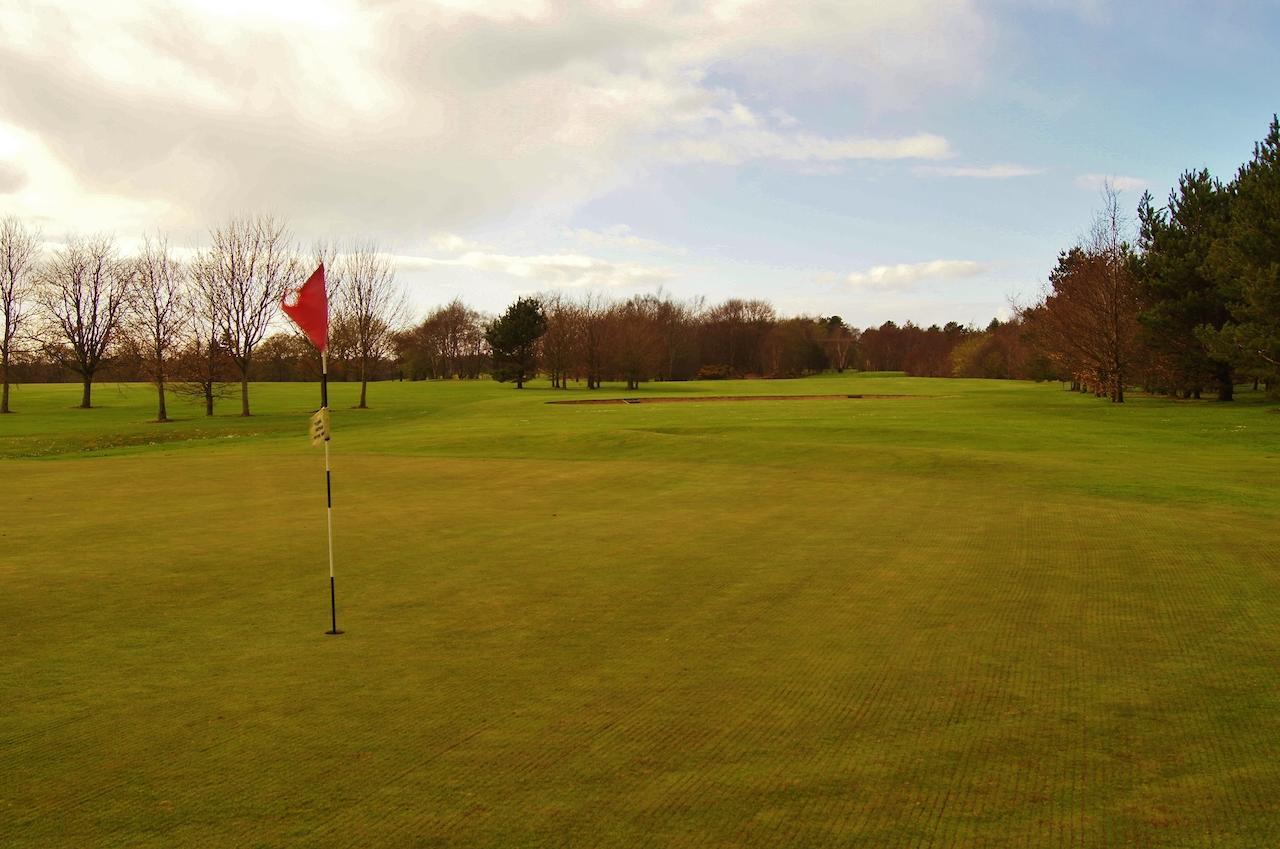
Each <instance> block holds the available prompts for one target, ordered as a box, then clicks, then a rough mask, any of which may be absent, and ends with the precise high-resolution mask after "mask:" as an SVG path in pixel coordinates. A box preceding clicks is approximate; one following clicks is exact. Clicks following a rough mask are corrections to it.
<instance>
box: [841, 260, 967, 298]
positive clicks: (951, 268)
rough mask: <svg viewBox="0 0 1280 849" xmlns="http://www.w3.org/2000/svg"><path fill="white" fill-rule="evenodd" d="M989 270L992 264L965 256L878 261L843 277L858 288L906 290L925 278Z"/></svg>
mask: <svg viewBox="0 0 1280 849" xmlns="http://www.w3.org/2000/svg"><path fill="white" fill-rule="evenodd" d="M989 270H990V266H988V265H985V264H983V263H980V262H973V261H971V260H966V259H935V260H932V261H931V262H917V263H900V264H898V265H877V266H873V267H872V268H870V269H868V270H866V271H856V272H854V273H852V274H850V275H848V276H847V277H845V278H844V281H845V283H847V284H849V285H850V286H852V287H853V288H855V289H869V290H875V291H905V290H908V289H912V288H915V287H916V286H917V285H918V284H920V283H923V282H924V281H926V280H955V279H959V278H964V277H976V276H978V275H979V274H984V273H986V272H987V271H989Z"/></svg>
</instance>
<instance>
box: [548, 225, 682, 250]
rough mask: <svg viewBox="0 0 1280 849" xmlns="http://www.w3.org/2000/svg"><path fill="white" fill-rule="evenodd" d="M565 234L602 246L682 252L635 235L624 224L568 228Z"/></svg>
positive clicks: (654, 240) (586, 242)
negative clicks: (598, 227) (603, 227)
mask: <svg viewBox="0 0 1280 849" xmlns="http://www.w3.org/2000/svg"><path fill="white" fill-rule="evenodd" d="M565 232H566V234H567V235H569V236H571V237H573V238H574V239H576V240H577V241H579V242H582V243H584V244H588V245H594V246H596V247H602V248H615V249H623V250H632V251H641V252H643V253H684V250H683V249H681V248H675V247H672V246H670V245H666V244H663V243H662V242H659V241H657V240H656V239H646V238H644V237H643V236H637V235H636V234H635V233H634V232H633V231H632V229H631V228H630V227H628V226H627V225H626V224H615V225H613V226H612V227H606V228H605V229H603V230H592V229H589V228H585V227H578V228H568V229H566V231H565Z"/></svg>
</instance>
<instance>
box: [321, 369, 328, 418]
mask: <svg viewBox="0 0 1280 849" xmlns="http://www.w3.org/2000/svg"><path fill="white" fill-rule="evenodd" d="M326 359H327V358H326ZM320 362H321V366H320V406H321V407H324V408H325V409H326V410H327V409H329V364H328V363H327V362H325V360H323V359H322V360H321V361H320Z"/></svg>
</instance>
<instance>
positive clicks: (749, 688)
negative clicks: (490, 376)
mask: <svg viewBox="0 0 1280 849" xmlns="http://www.w3.org/2000/svg"><path fill="white" fill-rule="evenodd" d="M358 390H359V387H358V385H356V384H336V385H334V386H332V387H331V389H330V394H331V404H332V406H333V408H334V412H333V433H334V437H333V443H332V450H333V468H334V472H333V481H334V492H333V498H334V510H335V543H336V563H337V597H338V624H339V627H340V628H343V629H345V630H346V632H347V633H346V634H344V635H342V636H338V637H328V636H325V635H324V631H325V630H326V628H328V625H329V588H328V583H327V581H328V575H327V571H328V570H327V562H326V555H325V536H324V531H325V524H324V472H323V460H322V452H321V450H320V449H318V448H312V447H311V446H310V445H309V442H308V439H307V417H308V414H309V413H310V412H311V411H312V410H313V409H314V407H315V405H316V400H317V395H318V391H317V389H316V386H315V385H314V384H310V385H308V384H255V385H254V386H253V388H252V392H253V396H252V401H253V409H254V412H255V415H254V416H252V417H250V418H247V419H242V418H240V417H238V416H235V415H234V413H235V412H236V411H238V401H237V400H236V399H229V400H227V401H225V402H222V403H221V404H220V406H219V410H218V415H217V416H215V417H214V418H212V419H206V418H205V417H204V416H203V415H200V413H201V410H200V409H198V407H197V406H196V405H195V404H192V403H190V402H189V401H186V400H181V399H171V401H170V406H169V411H170V415H171V416H174V417H176V418H178V419H179V420H178V421H175V422H172V423H168V424H155V423H152V422H149V421H148V418H150V417H151V416H153V415H154V391H153V390H152V389H151V388H150V387H148V386H144V385H127V386H117V385H114V384H103V385H102V386H99V387H98V388H97V389H95V394H94V400H95V403H98V404H100V408H98V409H93V410H77V409H73V407H74V405H75V404H76V403H78V401H79V387H78V386H75V385H63V386H19V387H15V388H14V391H13V397H12V404H13V407H14V409H15V410H16V411H17V412H16V413H15V414H14V415H11V416H4V417H0V469H3V477H2V479H3V485H4V497H3V521H2V523H0V542H2V543H3V545H0V623H2V624H3V635H4V646H3V650H2V651H0V708H2V709H0V846H2V847H6V849H54V847H77V849H86V847H130V849H133V848H134V847H157V849H158V848H159V847H166V848H168V847H188V846H190V847H197V846H199V847H206V846H207V847H313V846H314V847H333V849H339V848H340V847H352V849H357V847H359V849H368V847H397V849H398V847H427V846H457V847H463V846H465V847H544V846H545V847H551V846H556V847H560V846H564V847H569V846H573V847H578V846H600V847H635V846H664V847H666V846H671V847H686V846H687V847H694V846H697V847H733V846H752V847H783V846H794V847H810V846H812V847H824V846H830V847H848V846H858V847H863V846H865V847H885V849H894V847H901V849H907V847H936V849H943V847H984V846H985V847H1006V846H1009V847H1041V846H1044V847H1067V846H1071V847H1094V846H1099V847H1101V846H1108V847H1110V846H1126V847H1127V846H1150V847H1201V846H1209V847H1264V846H1272V845H1280V486H1278V485H1277V484H1278V483H1280V414H1277V413H1276V412H1275V405H1274V404H1267V403H1265V402H1263V400H1262V399H1261V396H1260V394H1258V393H1251V392H1242V393H1241V395H1240V399H1241V400H1240V401H1238V402H1236V403H1233V404H1217V403H1213V402H1177V401H1170V400H1166V399H1153V398H1144V397H1141V396H1137V395H1135V396H1134V397H1132V398H1131V399H1130V402H1129V403H1126V404H1124V405H1113V404H1107V403H1104V402H1102V401H1099V400H1097V399H1094V398H1092V397H1089V396H1083V395H1080V394H1074V393H1070V392H1065V391H1063V390H1062V387H1061V386H1060V385H1058V384H1032V383H1018V382H997V381H969V380H930V379H910V378H904V377H901V376H896V375H859V374H846V375H842V376H836V375H827V376H823V377H819V378H810V379H804V380H795V381H767V382H766V381H716V382H706V383H687V384H684V383H672V384H646V385H644V386H643V387H642V388H641V389H640V390H638V391H636V390H630V391H628V390H625V389H624V388H623V387H622V386H621V385H609V386H606V387H605V388H604V389H603V390H601V391H599V392H588V391H587V390H585V389H582V388H574V389H569V390H552V389H550V388H548V387H547V385H546V382H545V381H538V382H537V383H536V384H530V385H529V386H528V387H526V389H524V390H523V391H516V390H515V389H514V388H513V387H512V386H511V385H509V384H508V385H499V384H496V383H492V382H488V381H484V382H471V383H462V382H423V383H377V384H373V385H371V386H370V391H369V403H370V406H371V409H369V410H352V409H348V408H349V407H350V406H351V405H352V404H354V403H355V400H356V398H357V394H358ZM726 395H770V396H778V395H809V396H821V395H865V396H868V397H865V398H862V399H857V400H854V399H850V400H847V401H832V400H822V399H813V400H796V401H792V402H788V403H776V402H773V401H766V400H759V401H743V402H739V403H731V404H730V403H710V402H708V403H696V402H694V401H690V402H689V403H672V404H667V403H662V404H604V405H581V406H578V405H558V404H548V403H546V402H548V401H556V400H566V399H590V398H601V397H612V398H624V397H625V398H637V397H639V398H644V397H653V398H659V397H662V398H670V397H685V398H690V399H696V398H698V397H699V396H707V397H708V398H710V397H712V396H726ZM891 395H908V396H924V397H912V398H890V397H881V398H876V397H870V396H891Z"/></svg>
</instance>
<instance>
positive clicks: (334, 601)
mask: <svg viewBox="0 0 1280 849" xmlns="http://www.w3.org/2000/svg"><path fill="white" fill-rule="evenodd" d="M320 414H321V415H322V416H323V418H324V501H325V523H326V524H327V526H328V530H329V619H330V622H331V623H332V627H331V628H330V629H329V630H328V631H325V633H326V634H331V635H332V634H341V633H342V632H341V631H339V630H338V593H337V590H336V589H334V580H333V471H332V469H331V468H330V466H329V352H328V350H324V351H321V352H320Z"/></svg>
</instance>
